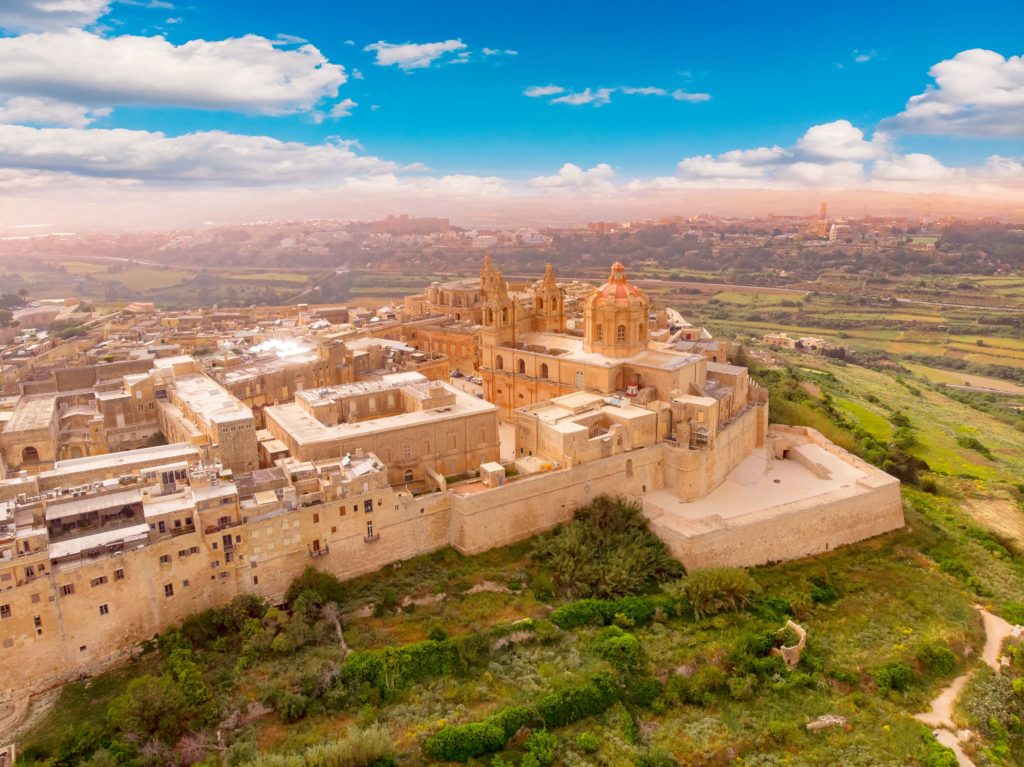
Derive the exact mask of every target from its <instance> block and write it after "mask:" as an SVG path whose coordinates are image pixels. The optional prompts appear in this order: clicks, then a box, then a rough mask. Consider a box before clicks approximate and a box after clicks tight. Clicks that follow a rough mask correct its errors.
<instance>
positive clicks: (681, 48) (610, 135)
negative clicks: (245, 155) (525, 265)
mask: <svg viewBox="0 0 1024 767" xmlns="http://www.w3.org/2000/svg"><path fill="white" fill-rule="evenodd" d="M782 5H783V4H777V3H765V2H738V3H714V4H713V3H707V2H697V3H694V2H676V3H671V2H661V3H644V4H640V7H639V8H637V10H633V11H630V10H628V8H627V6H626V5H625V4H623V3H618V2H616V3H592V2H591V3H580V2H567V3H551V2H545V3H526V2H517V3H500V4H499V3H494V2H483V3H470V2H430V3H424V2H387V3H336V2H297V3H279V2H263V3H260V2H255V3H239V2H223V1H222V2H216V3H214V2H202V1H201V0H200V2H196V3H194V4H190V6H189V7H182V8H175V9H173V10H172V11H168V12H167V13H165V12H164V11H163V10H161V9H148V8H137V7H131V6H119V7H116V8H115V10H114V13H113V14H112V15H111V17H112V18H114V19H116V20H118V21H120V22H122V23H121V24H118V25H117V26H116V27H115V29H116V30H117V31H118V32H119V33H120V32H122V31H123V32H128V33H134V34H139V33H145V32H147V31H148V32H151V33H152V32H155V31H158V30H159V31H161V32H163V34H165V35H166V37H167V38H168V39H169V40H171V41H174V42H177V43H184V42H187V41H188V40H191V39H194V38H197V37H198V38H205V39H222V38H226V37H234V36H239V35H242V34H256V35H262V36H265V37H269V38H274V37H276V36H277V35H279V34H282V33H283V34H288V35H295V36H298V37H302V38H304V39H306V40H309V41H310V42H311V43H312V44H313V45H315V46H316V47H317V48H318V49H319V50H320V51H322V52H323V53H324V54H325V55H326V56H327V57H328V58H329V59H330V60H331V61H332V62H336V63H339V64H342V65H343V66H345V67H346V69H347V70H349V71H351V70H352V69H353V68H357V69H359V70H360V71H361V72H362V73H363V74H364V76H365V78H366V79H364V80H362V81H355V80H349V81H348V82H347V83H346V84H345V85H344V86H342V88H341V89H340V91H339V93H340V94H341V95H344V96H348V97H350V98H353V99H354V100H356V101H357V102H358V103H359V104H360V107H359V108H357V109H355V110H353V115H352V117H350V118H346V120H345V121H344V124H343V125H339V124H338V123H334V122H328V123H324V124H321V125H319V126H317V125H313V124H312V122H311V121H310V120H308V119H302V118H301V117H300V118H297V119H296V118H293V119H288V120H281V119H279V118H252V117H248V118H247V117H244V116H236V115H232V114H229V113H219V112H218V113H203V112H198V111H195V110H189V111H180V112H177V113H164V114H152V113H150V112H149V111H148V110H138V112H137V113H134V114H130V115H129V114H127V113H125V114H121V115H118V116H116V117H115V118H114V119H113V120H112V122H114V123H116V124H121V125H131V126H132V127H142V128H154V127H159V128H163V129H169V128H170V126H174V129H176V130H181V131H186V130H197V129H209V128H213V127H221V128H230V129H232V130H238V131H240V132H253V131H259V132H266V133H270V134H272V135H275V136H278V137H281V138H288V139H294V140H300V141H306V142H314V141H319V140H323V139H324V138H325V137H327V136H329V135H332V134H337V133H338V132H339V129H341V131H340V132H341V133H342V134H344V135H354V136H358V137H359V140H360V141H361V142H362V143H363V145H364V146H366V147H367V149H368V151H372V152H373V153H375V154H379V155H381V156H386V157H390V158H395V159H398V160H400V161H402V162H424V163H426V164H428V165H429V166H430V167H431V168H432V169H436V170H438V171H439V172H445V173H450V172H471V173H503V174H507V173H522V174H528V175H535V174H536V173H538V172H542V171H545V170H547V169H549V168H550V166H551V165H552V164H561V163H562V162H565V161H572V162H576V163H577V164H580V165H584V166H587V167H589V166H591V165H593V164H595V163H599V162H611V163H612V164H613V165H615V166H616V167H621V168H622V169H623V170H624V171H625V172H633V173H637V174H657V173H662V172H664V171H665V168H666V167H667V166H671V165H672V164H673V163H674V162H676V161H677V160H678V159H680V158H681V157H683V156H686V155H690V154H705V153H712V154H717V153H719V152H724V151H728V150H730V149H734V148H737V147H748V146H762V145H771V144H783V145H784V144H788V143H791V142H792V141H793V140H794V139H795V138H796V137H797V136H799V135H800V134H801V133H802V132H803V131H804V130H805V129H806V128H807V127H808V126H809V125H814V124H817V123H823V122H827V121H830V120H836V119H841V118H845V119H848V120H850V121H851V122H853V123H854V124H855V125H858V126H859V127H861V128H862V129H865V130H870V129H871V128H873V126H874V125H875V124H877V123H878V121H879V120H881V119H883V118H884V117H887V116H889V115H893V114H896V113H898V112H899V111H900V110H901V109H902V107H903V106H904V104H905V103H906V101H907V98H908V97H909V96H911V95H913V94H915V93H920V92H921V91H923V90H924V88H925V86H926V85H927V84H928V83H929V81H930V78H929V77H928V69H929V68H930V67H931V66H932V64H934V63H936V62H938V61H941V60H943V59H947V58H949V57H951V56H954V55H955V54H956V53H958V52H959V51H962V50H966V49H969V48H988V49H991V50H994V51H998V52H1001V53H1003V55H1006V56H1009V55H1011V54H1016V53H1021V52H1024V41H1022V37H1021V31H1022V30H1024V3H1016V2H986V3H974V4H970V6H968V7H969V10H965V5H964V3H962V2H960V3H954V2H929V3H893V2H865V3H858V4H856V5H852V6H851V5H847V4H837V3H830V2H814V3H787V4H785V7H784V8H783V7H780V6H782ZM168 13H169V14H171V17H172V18H180V19H182V21H181V22H180V23H177V24H166V23H163V20H164V19H166V18H167V17H168V16H167V14H168ZM448 39H459V40H462V41H463V42H464V43H466V45H467V46H469V48H470V49H473V50H474V56H475V57H476V60H473V59H472V58H471V61H470V63H469V64H467V65H464V66H452V65H444V64H442V63H440V62H438V64H436V65H435V66H433V67H431V68H430V69H427V70H413V71H410V72H406V71H403V70H401V69H398V68H397V67H393V66H392V67H378V66H375V65H374V64H373V60H374V54H373V53H372V52H368V51H364V50H363V48H364V47H365V46H366V45H369V44H371V43H374V42H376V41H378V40H386V41H390V42H399V43H401V42H426V41H434V40H448ZM346 40H351V41H353V42H354V43H355V45H346V43H345V41H346ZM483 47H490V48H495V49H512V50H515V51H517V54H518V55H516V56H494V57H480V55H479V54H478V53H476V52H475V51H476V50H477V49H480V48H483ZM855 51H856V52H858V53H855ZM861 54H863V55H866V56H868V57H870V60H868V61H865V62H861V63H858V62H857V61H855V58H856V56H857V55H861ZM840 65H841V67H840ZM549 83H557V84H563V85H564V86H565V87H567V88H570V89H573V90H576V89H578V90H582V89H584V88H586V87H591V88H597V87H614V86H623V85H625V86H632V87H643V86H656V87H662V88H666V89H675V88H685V89H690V90H695V91H699V92H707V93H710V94H711V96H712V99H711V100H710V101H709V102H706V103H701V104H688V103H683V102H678V101H673V100H668V99H661V98H651V97H644V96H633V97H630V98H626V97H622V98H619V99H615V100H613V102H612V103H611V104H608V105H605V106H602V107H599V108H594V107H572V106H564V105H554V106H552V105H549V104H548V103H546V102H545V101H544V100H543V99H540V100H538V99H528V98H525V97H524V96H523V95H522V93H523V90H524V89H525V88H527V87H529V86H532V85H547V84H549ZM373 104H376V105H378V106H379V107H380V108H379V109H378V110H376V111H373V112H371V111H370V109H369V107H370V106H371V105H373ZM1016 145H1017V146H1016V151H1018V152H1019V149H1020V142H1019V141H1018V142H1016ZM904 146H905V148H906V149H908V150H917V149H919V148H920V149H922V150H930V151H933V152H934V153H936V154H937V155H940V156H941V159H943V160H945V161H949V162H955V163H961V162H973V161H977V160H980V159H982V158H984V157H985V156H987V155H988V154H991V153H992V152H993V151H1006V147H1005V142H1002V141H998V142H993V141H986V140H979V139H970V140H967V141H962V140H949V138H948V137H944V138H941V139H939V140H936V138H933V137H929V138H927V139H921V138H919V137H905V138H903V139H901V148H902V147H904Z"/></svg>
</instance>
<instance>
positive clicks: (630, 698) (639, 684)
mask: <svg viewBox="0 0 1024 767" xmlns="http://www.w3.org/2000/svg"><path fill="white" fill-rule="evenodd" d="M625 687H626V692H625V700H626V703H628V704H630V705H631V706H637V707H639V708H651V706H653V705H654V702H655V701H656V700H657V699H658V698H660V697H661V693H662V688H661V682H659V681H658V680H657V679H655V678H654V677H653V676H641V677H631V678H629V679H627V680H626V684H625Z"/></svg>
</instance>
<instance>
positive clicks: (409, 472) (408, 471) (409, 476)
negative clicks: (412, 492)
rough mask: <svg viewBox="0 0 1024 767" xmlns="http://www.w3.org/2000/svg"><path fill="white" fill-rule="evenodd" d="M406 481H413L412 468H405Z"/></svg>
mask: <svg viewBox="0 0 1024 767" xmlns="http://www.w3.org/2000/svg"><path fill="white" fill-rule="evenodd" d="M405 481H406V482H412V469H406V470H405Z"/></svg>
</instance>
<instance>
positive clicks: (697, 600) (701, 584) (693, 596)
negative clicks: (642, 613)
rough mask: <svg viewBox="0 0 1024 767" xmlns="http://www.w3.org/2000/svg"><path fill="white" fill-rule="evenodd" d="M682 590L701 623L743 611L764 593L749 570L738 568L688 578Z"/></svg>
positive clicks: (693, 575)
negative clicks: (723, 614)
mask: <svg viewBox="0 0 1024 767" xmlns="http://www.w3.org/2000/svg"><path fill="white" fill-rule="evenodd" d="M679 588H681V590H682V593H683V596H685V597H686V599H687V601H688V602H689V603H690V605H691V606H692V607H693V613H694V615H696V616H697V618H698V619H700V618H703V617H705V616H708V615H715V614H717V613H720V612H725V611H727V610H732V611H736V610H740V609H741V608H743V607H746V606H747V605H749V604H750V603H751V600H752V599H753V596H754V595H755V594H756V593H757V592H759V591H760V590H761V587H760V586H758V585H757V582H756V581H755V580H754V579H753V578H751V577H750V575H749V574H748V573H747V571H746V570H742V569H740V568H736V567H718V568H712V569H710V570H699V571H697V572H695V573H692V574H691V575H688V576H686V579H685V580H683V582H682V584H681V586H680V587H679Z"/></svg>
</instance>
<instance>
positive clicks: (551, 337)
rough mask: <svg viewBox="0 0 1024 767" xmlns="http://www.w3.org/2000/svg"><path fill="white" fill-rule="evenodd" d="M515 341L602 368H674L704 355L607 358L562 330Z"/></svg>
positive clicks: (648, 353)
mask: <svg viewBox="0 0 1024 767" xmlns="http://www.w3.org/2000/svg"><path fill="white" fill-rule="evenodd" d="M517 340H518V341H519V342H520V343H522V344H524V345H526V346H543V347H545V348H546V349H549V350H551V351H554V352H556V353H555V354H552V355H551V356H552V357H555V358H556V359H561V360H573V361H574V362H584V363H586V364H588V365H597V366H600V367H605V368H613V367H618V366H620V365H627V364H628V365H634V366H636V367H647V368H657V369H659V370H677V369H679V368H683V367H687V366H689V365H695V364H698V363H700V362H703V361H704V357H703V355H700V354H690V353H688V352H677V351H652V350H647V349H645V350H644V351H641V352H638V353H637V354H634V355H633V356H632V357H607V356H605V355H604V354H599V353H597V352H587V351H584V350H583V339H582V338H580V337H579V336H570V335H564V334H562V333H520V334H519V335H518V336H517ZM499 348H500V347H499ZM513 351H526V350H525V349H516V350H513V349H511V348H510V349H509V352H513Z"/></svg>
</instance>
